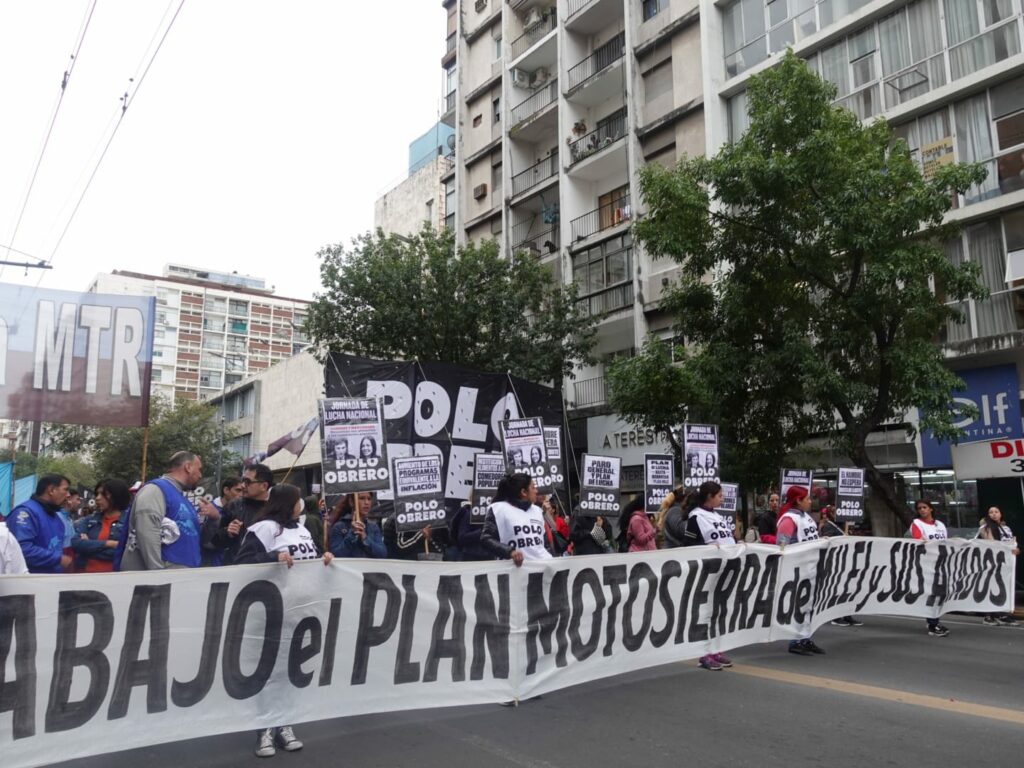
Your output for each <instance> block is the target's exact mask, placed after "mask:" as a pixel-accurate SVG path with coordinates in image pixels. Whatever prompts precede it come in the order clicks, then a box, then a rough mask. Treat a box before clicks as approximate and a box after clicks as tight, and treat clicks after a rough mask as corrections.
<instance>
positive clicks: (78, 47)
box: [0, 0, 96, 275]
mask: <svg viewBox="0 0 1024 768" xmlns="http://www.w3.org/2000/svg"><path fill="white" fill-rule="evenodd" d="M95 10H96V0H92V2H91V3H90V4H89V7H88V8H87V9H86V12H85V17H84V18H83V20H82V24H81V26H80V27H79V31H78V37H77V39H76V41H75V48H74V52H73V53H72V54H71V61H70V63H69V64H68V68H67V69H66V70H64V77H63V78H61V81H60V92H59V93H58V94H57V103H56V104H55V105H54V107H53V114H52V115H51V116H50V125H49V127H48V128H47V129H46V136H45V137H44V138H43V146H42V148H41V149H40V150H39V157H38V158H36V166H35V168H34V169H33V171H32V178H31V179H30V180H29V183H28V188H27V189H26V190H25V198H24V199H23V200H22V202H21V211H19V213H18V219H17V221H16V222H15V224H14V231H13V232H12V233H11V238H10V244H9V245H7V253H6V256H5V257H9V256H10V255H11V251H12V250H14V249H13V247H12V246H13V245H14V241H15V240H16V239H17V237H18V230H19V229H21V221H22V219H23V218H24V217H25V210H26V209H27V208H28V201H29V198H31V197H32V189H33V187H35V184H36V177H37V176H38V175H39V169H40V168H41V167H42V165H43V158H44V157H45V156H46V148H47V147H48V146H49V145H50V136H52V135H53V127H54V126H55V125H56V124H57V115H59V114H60V107H61V104H63V103H64V94H65V93H66V92H67V89H68V83H69V82H71V75H72V73H73V72H74V71H75V64H77V63H78V57H79V54H80V53H81V52H82V44H83V43H84V42H85V33H86V32H88V31H89V23H90V22H91V21H92V14H93V11H95ZM3 272H4V262H2V261H0V275H3Z"/></svg>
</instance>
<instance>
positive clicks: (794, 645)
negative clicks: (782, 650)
mask: <svg viewBox="0 0 1024 768" xmlns="http://www.w3.org/2000/svg"><path fill="white" fill-rule="evenodd" d="M789 652H790V653H795V654H797V655H798V656H813V655H814V654H813V652H812V651H811V649H810V648H807V647H805V646H804V645H802V644H801V643H798V642H797V641H796V640H794V641H793V642H791V643H790V644H789Z"/></svg>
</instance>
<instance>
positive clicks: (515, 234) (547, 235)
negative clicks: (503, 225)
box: [511, 219, 559, 257]
mask: <svg viewBox="0 0 1024 768" xmlns="http://www.w3.org/2000/svg"><path fill="white" fill-rule="evenodd" d="M536 223H537V222H536V221H535V220H534V219H530V220H528V221H524V222H522V223H520V224H516V225H515V226H514V227H512V239H511V242H512V250H513V251H529V252H530V253H532V254H533V255H534V256H538V257H541V256H546V255H548V254H551V253H556V252H557V251H558V245H559V243H558V224H557V223H556V224H554V225H551V224H541V225H540V226H542V227H546V229H544V230H542V231H539V232H534V231H532V230H533V229H534V227H535V225H536Z"/></svg>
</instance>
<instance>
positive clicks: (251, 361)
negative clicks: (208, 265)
mask: <svg viewBox="0 0 1024 768" xmlns="http://www.w3.org/2000/svg"><path fill="white" fill-rule="evenodd" d="M88 290H89V291H90V292H94V293H113V294H132V295H139V296H155V297H156V325H155V329H154V341H153V385H152V392H153V394H161V395H164V396H167V397H169V398H175V397H184V398H188V399H190V400H207V399H209V398H211V397H214V396H217V395H220V394H221V393H222V392H223V391H224V389H225V388H227V387H230V386H231V385H233V384H236V383H238V382H240V381H241V380H242V379H244V378H247V377H248V376H250V375H252V374H255V373H259V372H260V371H263V370H266V369H267V368H269V367H270V366H271V365H273V364H274V363H276V362H278V361H279V360H284V359H286V358H289V357H291V356H292V355H294V354H296V353H297V352H299V351H301V350H302V349H303V348H304V347H305V346H306V345H307V340H306V338H305V336H304V335H303V333H302V325H303V323H304V322H305V319H306V315H307V314H308V307H309V302H308V301H305V300H302V299H289V298H284V297H281V296H275V295H274V293H273V288H272V287H270V288H268V287H267V285H266V281H265V280H264V279H263V278H257V277H250V276H248V275H239V274H237V273H221V272H215V271H212V270H205V269H202V268H196V267H188V266H184V265H181V264H168V265H166V266H165V267H164V270H163V274H162V275H159V276H158V275H146V274H141V273H138V272H131V271H125V270H115V271H113V272H111V273H110V274H100V275H97V276H96V279H95V280H94V281H93V282H92V284H91V285H90V286H89V289H88Z"/></svg>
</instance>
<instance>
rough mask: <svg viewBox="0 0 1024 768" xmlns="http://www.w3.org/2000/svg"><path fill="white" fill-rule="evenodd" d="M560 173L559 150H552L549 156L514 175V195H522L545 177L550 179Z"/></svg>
mask: <svg viewBox="0 0 1024 768" xmlns="http://www.w3.org/2000/svg"><path fill="white" fill-rule="evenodd" d="M557 173H558V152H557V151H556V152H552V153H551V154H550V155H549V156H548V157H545V158H544V159H543V160H540V161H538V162H536V163H534V164H533V165H531V166H530V167H529V168H527V169H526V170H525V171H523V172H522V173H517V174H516V175H515V176H513V177H512V195H513V196H515V195H520V194H522V193H523V192H525V191H526V190H528V189H531V188H532V187H535V186H537V185H538V184H540V183H541V182H542V181H544V180H545V179H550V178H551V177H552V176H554V175H556V174H557Z"/></svg>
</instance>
